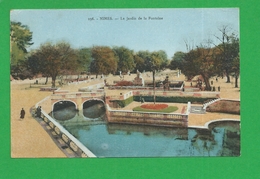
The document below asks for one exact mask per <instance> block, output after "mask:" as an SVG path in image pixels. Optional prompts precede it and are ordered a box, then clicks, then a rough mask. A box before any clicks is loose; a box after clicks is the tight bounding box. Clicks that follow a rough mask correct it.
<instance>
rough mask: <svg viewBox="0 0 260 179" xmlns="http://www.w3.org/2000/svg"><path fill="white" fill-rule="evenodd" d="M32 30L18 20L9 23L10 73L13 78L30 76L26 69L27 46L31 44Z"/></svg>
mask: <svg viewBox="0 0 260 179" xmlns="http://www.w3.org/2000/svg"><path fill="white" fill-rule="evenodd" d="M32 44H33V43H32V32H31V31H30V30H29V27H28V26H26V25H23V24H21V23H20V22H11V23H10V47H11V48H10V50H11V59H10V60H11V66H10V67H11V74H12V75H13V77H15V78H21V79H24V78H26V77H30V75H29V74H28V71H27V69H26V62H25V57H26V54H27V48H28V47H29V46H30V45H32Z"/></svg>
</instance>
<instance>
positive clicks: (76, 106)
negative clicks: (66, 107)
mask: <svg viewBox="0 0 260 179" xmlns="http://www.w3.org/2000/svg"><path fill="white" fill-rule="evenodd" d="M63 101H68V102H71V103H74V105H75V108H76V109H78V105H77V103H76V102H75V101H73V100H69V99H61V100H58V101H55V102H54V103H53V104H52V107H51V109H52V111H53V110H54V105H55V104H57V103H60V102H63Z"/></svg>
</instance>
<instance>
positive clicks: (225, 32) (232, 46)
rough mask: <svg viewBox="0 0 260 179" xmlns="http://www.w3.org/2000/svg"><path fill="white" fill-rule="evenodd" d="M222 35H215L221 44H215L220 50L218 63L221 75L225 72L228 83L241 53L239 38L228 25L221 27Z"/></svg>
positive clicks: (217, 58) (217, 57)
mask: <svg viewBox="0 0 260 179" xmlns="http://www.w3.org/2000/svg"><path fill="white" fill-rule="evenodd" d="M219 31H220V32H221V36H220V37H219V36H215V37H216V38H217V39H218V40H219V42H220V44H218V45H215V46H216V48H217V49H218V50H219V54H218V55H217V56H216V65H218V67H219V75H221V76H222V75H223V73H224V74H225V76H226V77H227V83H230V73H231V72H232V71H231V69H232V64H233V61H234V59H235V58H237V57H238V54H239V38H238V37H237V35H236V34H235V33H233V32H230V30H229V29H228V26H223V27H222V28H221V29H219Z"/></svg>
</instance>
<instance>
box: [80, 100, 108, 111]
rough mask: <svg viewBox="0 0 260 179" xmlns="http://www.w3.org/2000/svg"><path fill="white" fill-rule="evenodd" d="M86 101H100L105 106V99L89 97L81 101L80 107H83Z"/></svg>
mask: <svg viewBox="0 0 260 179" xmlns="http://www.w3.org/2000/svg"><path fill="white" fill-rule="evenodd" d="M88 101H101V102H102V103H103V104H104V106H106V103H105V101H104V100H103V99H100V98H89V99H86V100H84V101H82V104H81V109H83V106H84V103H86V102H88Z"/></svg>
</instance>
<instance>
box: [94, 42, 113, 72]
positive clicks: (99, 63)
mask: <svg viewBox="0 0 260 179" xmlns="http://www.w3.org/2000/svg"><path fill="white" fill-rule="evenodd" d="M91 53H92V58H93V61H92V62H91V65H90V70H91V72H93V73H95V74H96V75H98V74H105V75H107V74H109V73H112V74H114V73H115V72H116V70H117V60H116V57H115V54H114V51H113V50H112V49H111V48H110V47H105V46H96V47H93V48H92V52H91Z"/></svg>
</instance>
